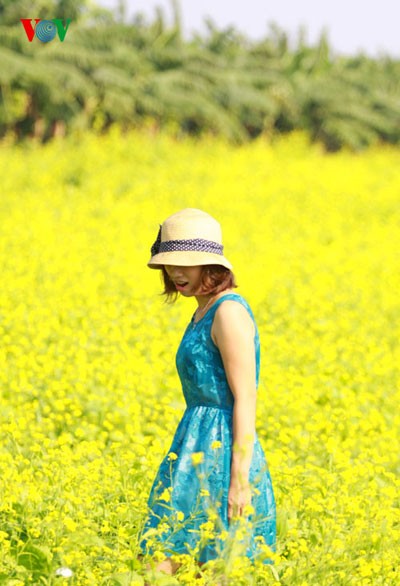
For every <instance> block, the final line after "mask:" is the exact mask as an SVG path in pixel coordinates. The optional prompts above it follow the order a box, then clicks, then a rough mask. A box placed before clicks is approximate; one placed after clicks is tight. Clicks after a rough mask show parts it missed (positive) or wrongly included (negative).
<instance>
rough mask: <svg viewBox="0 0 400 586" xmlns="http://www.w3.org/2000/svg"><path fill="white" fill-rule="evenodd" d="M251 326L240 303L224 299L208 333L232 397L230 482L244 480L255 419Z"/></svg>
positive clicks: (250, 452)
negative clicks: (217, 351)
mask: <svg viewBox="0 0 400 586" xmlns="http://www.w3.org/2000/svg"><path fill="white" fill-rule="evenodd" d="M254 334H255V328H254V323H253V320H252V319H251V317H250V315H249V313H248V311H247V310H246V308H245V307H243V305H241V304H240V303H238V302H237V301H232V300H226V301H224V303H221V305H220V306H219V307H218V309H217V311H216V312H215V317H214V322H213V326H212V329H211V336H212V338H213V340H214V342H215V344H216V345H217V346H218V349H219V351H220V353H221V357H222V361H223V364H224V368H225V372H226V376H227V380H228V384H229V387H230V389H231V391H232V394H233V396H234V398H235V402H234V407H233V453H232V463H231V482H232V481H234V482H236V483H237V484H239V485H241V484H247V483H248V475H249V469H250V464H251V459H252V454H253V443H254V437H255V419H256V396H257V390H256V362H255V354H254Z"/></svg>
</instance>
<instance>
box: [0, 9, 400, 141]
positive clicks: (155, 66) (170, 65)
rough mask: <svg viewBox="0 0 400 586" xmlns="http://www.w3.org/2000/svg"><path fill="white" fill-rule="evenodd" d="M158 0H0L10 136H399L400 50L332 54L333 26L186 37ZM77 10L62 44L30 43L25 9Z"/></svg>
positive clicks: (2, 106)
mask: <svg viewBox="0 0 400 586" xmlns="http://www.w3.org/2000/svg"><path fill="white" fill-rule="evenodd" d="M172 9H173V15H174V18H173V22H172V24H168V23H167V21H166V18H165V14H164V12H163V11H162V9H161V8H158V9H157V10H156V12H155V14H154V17H153V18H152V19H151V20H149V19H146V18H145V17H144V16H143V15H141V14H137V15H136V16H135V17H133V19H132V21H131V22H127V19H126V15H125V14H126V13H125V11H124V2H123V1H122V0H121V1H120V3H119V8H118V10H116V11H114V12H112V11H110V10H106V9H104V8H100V7H99V6H96V5H93V3H91V4H89V2H87V0H33V1H32V0H0V136H5V135H7V134H10V133H11V134H13V135H14V136H15V137H16V138H17V139H23V138H25V137H29V136H33V137H36V138H37V139H40V140H43V141H45V140H48V139H49V138H51V137H53V136H57V135H64V134H66V133H67V132H69V131H71V130H74V129H96V130H97V131H103V130H104V131H105V130H107V128H108V127H109V126H110V125H111V124H113V123H118V124H120V125H121V126H122V127H123V128H130V127H140V126H142V125H144V124H146V125H147V124H149V123H150V124H152V125H153V127H154V128H155V129H157V128H162V127H165V126H168V127H171V128H173V129H175V130H176V131H178V132H180V133H189V134H192V135H201V134H203V133H212V134H217V135H221V136H224V137H225V138H227V139H228V140H231V141H234V142H236V143H242V142H244V141H247V140H250V139H252V138H255V137H258V136H260V135H265V136H273V135H275V134H281V133H285V132H289V131H292V130H295V129H304V130H306V131H307V132H308V133H309V135H310V137H311V139H312V140H314V141H319V142H322V143H323V144H324V145H325V147H326V149H327V150H329V151H335V150H338V149H340V148H342V147H350V148H352V149H355V150H359V149H362V148H364V147H366V146H368V145H371V144H374V143H378V142H387V143H392V144H398V143H399V141H400V60H398V59H395V58H391V57H389V56H385V55H382V56H380V57H377V58H371V57H367V56H366V55H364V54H361V53H360V54H357V55H353V56H337V55H334V53H333V51H332V49H331V47H330V45H329V41H328V39H327V36H326V35H325V34H321V36H320V39H319V41H318V42H317V43H315V44H313V45H311V44H309V43H307V42H306V40H305V35H304V34H303V35H302V34H299V37H298V39H297V40H296V42H294V43H293V41H291V40H290V39H289V38H288V35H287V34H286V33H285V31H283V30H281V29H280V28H279V27H277V26H276V25H270V27H269V29H268V30H267V32H266V35H265V37H264V38H263V39H261V40H257V41H255V40H250V39H248V38H247V37H246V36H245V35H243V34H242V33H240V32H239V31H238V30H236V29H235V28H234V27H228V28H225V29H222V30H221V29H219V28H218V27H217V26H216V25H215V24H214V23H213V21H212V20H210V19H206V20H205V25H206V27H205V32H204V33H202V34H199V33H196V34H193V35H192V37H191V38H190V39H184V38H183V34H182V25H181V18H180V11H179V5H178V4H177V1H176V0H175V1H172ZM29 17H32V18H43V19H48V18H53V17H57V18H62V19H66V18H71V19H72V22H71V25H70V27H69V29H68V33H67V35H66V37H65V40H64V42H60V41H59V40H58V39H57V38H55V39H54V40H53V41H51V42H47V43H42V42H40V41H39V40H38V39H37V38H34V39H33V41H32V42H29V41H28V39H27V36H26V34H25V31H24V29H23V26H22V25H21V22H20V18H29Z"/></svg>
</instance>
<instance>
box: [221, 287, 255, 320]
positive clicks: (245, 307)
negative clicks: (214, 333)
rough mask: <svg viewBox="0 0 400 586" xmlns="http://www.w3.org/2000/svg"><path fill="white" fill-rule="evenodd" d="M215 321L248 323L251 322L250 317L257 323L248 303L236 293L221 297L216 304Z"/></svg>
mask: <svg viewBox="0 0 400 586" xmlns="http://www.w3.org/2000/svg"><path fill="white" fill-rule="evenodd" d="M215 305H216V308H215V321H216V322H217V323H218V322H221V321H224V322H228V323H229V322H230V321H235V322H237V321H240V322H242V323H246V321H247V322H248V320H249V316H250V317H251V319H252V321H253V322H254V323H255V320H254V315H253V312H252V310H251V307H250V305H249V303H248V301H247V300H246V299H245V298H244V297H243V296H242V295H240V293H236V292H235V291H232V292H229V293H227V294H226V295H223V296H221V297H220V298H219V299H218V300H217V301H216V303H215Z"/></svg>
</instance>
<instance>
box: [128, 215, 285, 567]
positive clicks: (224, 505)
mask: <svg viewBox="0 0 400 586" xmlns="http://www.w3.org/2000/svg"><path fill="white" fill-rule="evenodd" d="M151 254H152V256H151V259H150V261H149V263H148V266H149V267H150V268H152V269H159V270H161V271H162V276H163V279H164V285H165V290H164V293H165V294H166V295H167V296H168V298H171V297H172V298H174V297H175V299H176V297H177V296H178V293H180V294H181V295H182V296H183V297H195V298H196V301H197V304H198V307H197V310H196V311H195V313H194V314H193V317H192V319H191V321H190V323H189V324H188V326H187V328H186V330H185V333H184V336H183V338H182V341H181V343H180V346H179V348H178V351H177V354H176V366H177V370H178V374H179V377H180V380H181V383H182V391H183V394H184V398H185V401H186V410H185V412H184V414H183V416H182V419H181V421H180V423H179V425H178V427H177V430H176V432H175V436H174V438H173V441H172V444H171V447H170V449H169V451H168V454H167V455H166V456H165V458H164V459H163V461H162V462H161V465H160V467H159V470H158V472H157V475H156V478H155V480H154V482H153V486H152V488H151V491H150V495H149V499H148V507H149V514H148V517H147V519H146V523H145V526H144V529H143V531H142V535H141V540H140V544H139V547H140V549H141V551H142V553H143V554H144V553H152V552H153V551H154V546H155V540H156V545H157V547H156V549H157V550H162V551H163V552H164V553H165V556H166V558H165V559H164V560H163V561H162V562H161V563H160V564H159V565H158V566H157V569H158V570H163V571H166V572H167V573H168V574H172V573H174V572H175V570H176V569H177V568H178V567H179V564H177V563H176V562H175V561H172V560H171V559H170V558H171V555H172V554H174V553H176V554H181V553H190V554H191V555H194V556H195V557H196V559H197V561H198V562H199V564H200V565H201V564H202V563H205V562H206V561H208V560H210V559H215V558H217V557H220V556H224V555H226V552H227V546H226V544H227V543H228V542H229V543H231V544H232V543H233V542H234V540H233V541H232V540H229V539H227V535H228V536H232V531H234V527H235V526H236V525H235V523H236V522H237V521H238V519H239V520H240V519H241V518H246V519H249V521H251V525H250V526H248V527H250V530H247V532H245V534H246V535H245V539H244V540H243V532H242V534H241V543H243V544H244V545H243V546H242V551H243V553H245V555H246V556H248V557H249V558H250V559H251V560H254V558H255V557H256V555H257V554H258V553H259V552H260V550H259V549H258V548H259V545H260V543H263V544H266V545H268V546H269V547H270V548H271V550H272V551H275V550H276V543H275V542H276V508H275V499H274V493H273V488H272V482H271V477H270V473H269V470H268V465H267V462H266V459H265V455H264V452H263V449H262V447H261V445H260V443H259V440H258V437H257V433H256V431H255V418H256V395H257V387H258V380H259V369H260V343H259V336H258V330H257V326H256V323H255V320H254V316H253V313H252V311H251V309H250V307H249V305H248V303H247V301H246V300H245V299H244V298H243V297H242V296H241V295H239V294H238V293H235V292H234V291H233V289H234V288H236V287H237V285H236V283H235V279H234V275H233V273H232V272H231V269H232V265H231V264H230V262H229V261H228V260H227V259H226V258H225V257H224V256H223V246H222V235H221V228H220V225H219V223H218V222H217V221H216V220H215V219H214V218H213V217H211V216H210V215H209V214H207V213H205V212H203V211H201V210H197V209H193V208H187V209H184V210H182V211H179V212H177V213H175V214H173V215H172V216H170V217H169V218H167V220H165V222H164V223H163V224H162V226H160V230H159V232H158V236H157V239H156V241H155V242H154V244H153V246H152V248H151ZM210 523H211V525H210ZM210 527H212V531H209V529H210ZM155 530H161V531H162V532H161V534H160V533H158V534H156V531H155ZM207 530H208V533H207ZM224 547H225V548H224ZM243 548H244V549H243ZM265 550H266V548H265V547H264V550H263V551H264V558H263V561H264V563H272V562H271V560H270V559H268V558H267V559H266V554H265ZM231 551H232V550H231ZM235 551H237V550H235Z"/></svg>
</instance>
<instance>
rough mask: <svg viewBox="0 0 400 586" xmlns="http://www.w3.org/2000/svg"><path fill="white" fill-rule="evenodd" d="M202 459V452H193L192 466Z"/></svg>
mask: <svg viewBox="0 0 400 586" xmlns="http://www.w3.org/2000/svg"><path fill="white" fill-rule="evenodd" d="M203 460H204V452H193V454H192V462H193V465H194V466H197V465H198V464H201V463H202V462H203Z"/></svg>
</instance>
